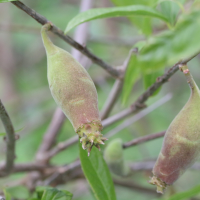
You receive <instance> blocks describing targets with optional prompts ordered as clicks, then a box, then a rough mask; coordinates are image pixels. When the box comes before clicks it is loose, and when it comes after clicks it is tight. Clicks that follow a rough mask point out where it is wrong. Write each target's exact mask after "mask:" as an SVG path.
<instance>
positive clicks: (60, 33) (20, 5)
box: [11, 1, 121, 78]
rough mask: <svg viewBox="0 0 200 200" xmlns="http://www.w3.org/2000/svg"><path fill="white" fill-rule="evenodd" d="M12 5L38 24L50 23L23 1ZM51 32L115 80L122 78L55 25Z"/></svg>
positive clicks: (14, 2)
mask: <svg viewBox="0 0 200 200" xmlns="http://www.w3.org/2000/svg"><path fill="white" fill-rule="evenodd" d="M11 3H12V4H14V5H15V6H16V7H18V8H19V9H21V10H23V11H24V12H26V13H27V14H28V15H29V16H31V17H32V18H33V19H35V20H36V21H37V22H38V23H40V24H42V25H44V24H46V23H47V22H49V20H48V19H46V18H45V17H44V16H42V15H40V14H39V13H37V12H36V11H35V10H33V9H31V8H29V7H28V6H26V5H25V4H23V3H22V2H21V1H13V2H11ZM50 31H51V32H53V33H54V34H55V35H57V36H58V37H60V38H61V39H63V40H64V41H65V42H67V43H68V44H69V45H71V46H73V47H74V48H76V49H77V50H79V51H80V52H81V53H83V54H84V55H85V56H87V57H88V58H90V59H91V60H92V61H93V62H94V63H95V64H97V65H99V66H101V67H102V68H103V69H105V70H106V71H107V72H108V73H110V75H112V76H113V77H115V78H120V76H121V74H120V72H119V71H118V70H117V69H115V68H113V67H112V66H110V65H109V64H107V63H105V62H104V61H103V60H102V59H100V58H99V57H97V56H96V55H94V54H93V53H91V52H90V51H89V50H88V49H87V47H84V46H83V45H81V44H79V43H78V42H76V41H75V40H73V39H72V38H71V37H69V36H68V35H64V33H63V31H62V30H60V29H59V28H58V27H56V26H55V25H53V27H52V29H51V30H50Z"/></svg>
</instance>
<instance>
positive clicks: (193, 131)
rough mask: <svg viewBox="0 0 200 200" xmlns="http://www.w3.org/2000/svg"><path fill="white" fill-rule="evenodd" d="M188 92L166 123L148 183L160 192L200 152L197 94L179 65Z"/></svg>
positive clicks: (196, 90)
mask: <svg viewBox="0 0 200 200" xmlns="http://www.w3.org/2000/svg"><path fill="white" fill-rule="evenodd" d="M180 70H181V71H183V73H184V74H185V76H186V79H187V82H188V84H189V86H190V89H191V96H190V98H189V100H188V102H187V103H186V105H185V106H184V107H183V108H182V110H181V111H180V112H179V114H178V115H177V116H176V117H175V119H174V120H173V121H172V123H171V124H170V126H169V128H168V130H167V132H166V134H165V137H164V141H163V146H162V149H161V152H160V154H159V157H158V159H157V162H156V164H155V166H154V168H153V177H152V178H151V180H150V183H151V184H154V185H157V192H158V193H163V190H164V189H165V188H166V186H167V185H172V184H173V183H174V182H175V181H176V180H177V179H178V178H179V177H180V176H181V175H182V174H183V173H184V172H185V170H186V169H188V168H189V167H190V166H191V165H192V164H193V163H194V162H195V161H196V159H197V158H198V156H199V153H200V122H199V119H200V92H199V88H198V86H197V85H196V83H195V81H194V79H193V77H192V75H191V74H190V71H189V69H188V68H187V65H180Z"/></svg>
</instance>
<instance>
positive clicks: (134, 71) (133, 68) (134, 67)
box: [122, 41, 146, 104]
mask: <svg viewBox="0 0 200 200" xmlns="http://www.w3.org/2000/svg"><path fill="white" fill-rule="evenodd" d="M145 44H146V41H139V42H137V43H136V44H135V45H134V46H133V48H137V49H138V52H140V51H141V49H142V48H143V47H144V45H145ZM140 76H141V69H140V68H139V67H138V64H137V55H136V54H132V55H131V58H130V60H129V63H128V66H127V69H126V73H125V78H124V85H123V89H122V103H123V104H125V103H126V102H127V99H128V97H129V95H130V93H131V90H132V88H133V86H134V84H135V83H136V81H137V80H138V79H139V78H140Z"/></svg>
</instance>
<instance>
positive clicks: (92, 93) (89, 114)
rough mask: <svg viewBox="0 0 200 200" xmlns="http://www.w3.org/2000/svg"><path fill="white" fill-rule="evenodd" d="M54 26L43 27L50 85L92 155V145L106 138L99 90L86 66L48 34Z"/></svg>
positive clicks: (81, 140)
mask: <svg viewBox="0 0 200 200" xmlns="http://www.w3.org/2000/svg"><path fill="white" fill-rule="evenodd" d="M51 26H52V25H51V23H47V24H45V25H44V26H43V27H42V30H41V35H42V39H43V43H44V47H45V49H46V54H47V63H48V70H47V71H48V72H47V77H48V82H49V88H50V90H51V94H52V96H53V98H54V100H55V101H56V103H57V104H58V105H59V106H60V107H61V109H62V111H63V112H64V114H65V115H66V116H67V118H68V119H69V120H70V122H71V123H72V125H73V127H74V130H75V131H76V133H77V134H78V135H79V138H81V139H80V142H81V143H82V147H83V149H87V150H88V156H89V154H90V151H91V149H92V146H93V145H94V146H96V147H97V148H99V150H100V146H99V144H104V141H105V140H106V138H103V137H102V134H101V130H102V125H101V120H100V116H99V110H98V96H97V91H96V88H95V85H94V83H93V81H92V79H91V78H90V76H89V74H88V73H87V71H86V70H85V68H84V67H82V66H81V64H80V63H78V62H77V61H76V60H75V59H74V58H73V57H72V56H71V55H70V54H69V53H68V52H66V51H65V50H63V49H61V48H59V47H57V46H55V45H54V44H53V43H52V42H51V40H50V39H49V37H48V35H47V31H48V30H49V29H50V28H51Z"/></svg>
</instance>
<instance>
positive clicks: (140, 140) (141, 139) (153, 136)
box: [123, 131, 166, 149]
mask: <svg viewBox="0 0 200 200" xmlns="http://www.w3.org/2000/svg"><path fill="white" fill-rule="evenodd" d="M165 132H166V131H162V132H159V133H154V134H151V135H146V136H144V137H139V138H136V139H134V140H131V141H130V142H127V143H125V144H123V148H124V149H126V148H128V147H131V146H135V145H138V144H141V143H144V142H148V141H150V140H154V139H157V138H160V137H163V136H164V135H165Z"/></svg>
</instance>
